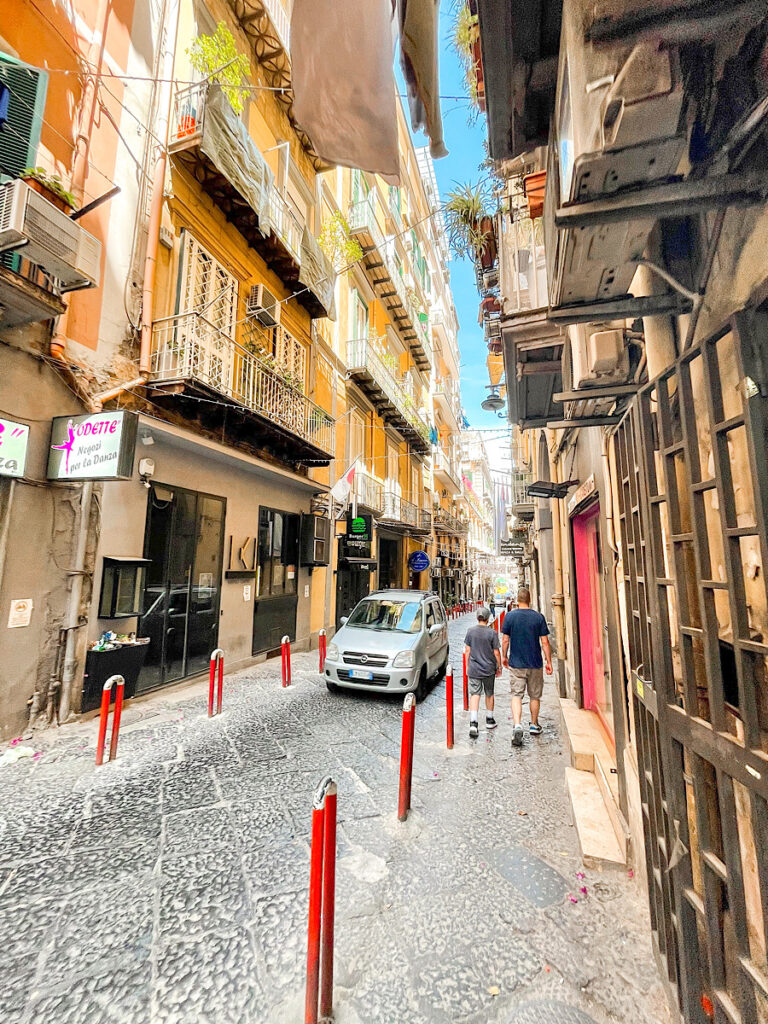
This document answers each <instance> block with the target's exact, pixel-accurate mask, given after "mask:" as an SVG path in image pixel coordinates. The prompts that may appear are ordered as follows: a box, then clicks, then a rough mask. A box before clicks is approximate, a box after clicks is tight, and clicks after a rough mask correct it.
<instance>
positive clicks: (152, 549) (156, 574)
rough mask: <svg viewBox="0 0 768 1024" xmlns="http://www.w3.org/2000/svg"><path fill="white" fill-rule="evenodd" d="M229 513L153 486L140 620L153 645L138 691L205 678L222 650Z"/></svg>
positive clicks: (206, 499) (219, 501)
mask: <svg viewBox="0 0 768 1024" xmlns="http://www.w3.org/2000/svg"><path fill="white" fill-rule="evenodd" d="M225 510H226V501H225V500H224V498H217V497H215V496H213V495H210V494H199V493H198V492H197V491H188V490H186V489H185V488H183V487H166V486H164V485H157V486H156V485H153V486H152V487H151V488H150V491H149V506H148V510H147V528H146V534H145V538H144V557H145V558H148V559H150V564H149V565H148V566H147V576H146V584H145V587H144V604H143V607H144V614H143V615H142V617H141V620H140V622H139V633H140V635H142V636H148V637H149V638H150V644H149V649H148V651H147V658H146V661H145V663H144V668H143V669H142V672H141V675H140V676H139V681H138V685H137V691H138V692H143V691H144V690H149V689H152V688H153V687H155V686H161V685H162V684H163V683H170V682H173V681H174V680H176V679H183V678H184V677H185V676H191V675H194V674H195V673H197V672H202V671H203V670H204V669H205V668H206V666H207V664H208V659H209V658H210V655H211V651H212V650H214V649H215V648H216V646H217V642H218V636H219V605H220V602H221V567H222V555H223V548H224V513H225Z"/></svg>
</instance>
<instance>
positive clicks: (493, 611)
mask: <svg viewBox="0 0 768 1024" xmlns="http://www.w3.org/2000/svg"><path fill="white" fill-rule="evenodd" d="M488 607H489V608H490V612H491V620H493V619H495V618H496V602H495V601H494V599H493V598H492V597H489V598H488Z"/></svg>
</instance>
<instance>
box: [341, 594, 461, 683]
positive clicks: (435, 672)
mask: <svg viewBox="0 0 768 1024" xmlns="http://www.w3.org/2000/svg"><path fill="white" fill-rule="evenodd" d="M341 622H342V626H341V629H340V630H339V631H338V633H336V635H335V636H334V638H333V640H332V641H331V642H330V643H329V644H328V649H327V652H326V658H325V682H326V685H327V687H328V689H329V690H330V691H331V692H333V691H335V690H338V689H339V687H342V686H344V687H348V688H349V689H353V690H370V691H376V690H389V691H392V690H394V691H397V692H399V693H408V692H415V694H416V699H417V700H422V698H423V697H424V696H425V695H426V693H427V690H428V688H429V685H430V683H431V682H434V681H436V680H438V679H441V678H442V677H443V675H444V674H445V666H446V664H447V663H448V618H447V616H446V614H445V608H443V603H442V601H441V600H440V598H439V597H438V596H437V595H436V594H433V593H432V592H431V591H426V590H377V591H374V592H373V593H372V594H369V595H368V596H367V597H364V598H363V600H362V601H361V602H360V603H359V604H358V605H356V607H355V608H354V610H353V612H352V614H351V615H350V616H349V618H347V619H342V620H341Z"/></svg>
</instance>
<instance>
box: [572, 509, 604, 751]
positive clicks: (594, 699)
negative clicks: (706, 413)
mask: <svg viewBox="0 0 768 1024" xmlns="http://www.w3.org/2000/svg"><path fill="white" fill-rule="evenodd" d="M572 522H573V552H574V561H575V563H576V608H577V615H578V622H579V648H580V651H579V659H580V664H581V688H582V698H583V704H584V707H585V708H587V709H588V710H590V711H596V712H597V714H598V715H599V716H600V718H601V720H602V722H603V725H604V726H605V728H606V729H607V730H608V732H609V734H610V736H611V738H613V716H612V713H611V691H610V687H609V685H608V682H607V680H606V675H605V660H604V653H603V624H604V622H605V616H604V615H603V609H602V602H601V599H600V572H601V562H600V505H599V504H594V505H592V506H590V508H588V509H587V510H586V511H585V512H581V513H580V514H579V515H576V516H574V517H573V520H572Z"/></svg>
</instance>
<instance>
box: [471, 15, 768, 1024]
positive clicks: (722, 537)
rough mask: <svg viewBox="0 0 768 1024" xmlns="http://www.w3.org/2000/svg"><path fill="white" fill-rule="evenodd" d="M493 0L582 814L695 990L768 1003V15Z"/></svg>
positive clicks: (546, 547) (525, 333) (508, 364)
mask: <svg viewBox="0 0 768 1024" xmlns="http://www.w3.org/2000/svg"><path fill="white" fill-rule="evenodd" d="M477 10H478V14H479V23H480V32H481V39H482V55H483V65H484V80H485V85H486V97H487V104H488V123H489V140H490V150H491V155H492V157H493V158H494V159H496V160H497V161H500V162H501V163H500V166H502V165H503V166H504V168H505V171H506V174H507V178H508V181H507V188H506V196H505V201H504V202H503V204H502V206H501V209H500V211H499V213H498V215H497V218H496V226H495V232H494V235H495V242H496V245H497V249H498V264H497V268H498V275H499V284H498V291H497V293H496V295H497V297H498V299H499V304H500V307H501V312H500V333H501V339H502V343H501V348H502V353H503V360H504V382H505V384H506V389H507V395H508V403H509V413H510V418H511V420H512V421H513V422H514V423H516V424H518V425H519V427H520V429H521V431H522V432H523V434H524V436H525V437H526V438H527V441H526V444H527V455H528V458H529V463H530V467H531V470H532V476H533V480H532V483H531V484H529V485H528V487H527V488H526V493H527V494H528V497H529V498H532V499H533V503H534V505H535V513H534V518H533V520H532V522H531V526H530V530H529V533H530V537H529V543H530V544H531V545H532V547H534V548H535V549H536V551H537V552H538V565H539V578H540V579H541V580H542V586H543V590H544V592H545V593H546V594H548V595H549V599H550V600H551V603H552V610H553V615H554V619H555V626H556V630H555V632H556V643H557V651H558V665H559V684H560V687H561V696H562V701H561V706H562V710H563V720H564V725H565V727H566V729H567V731H568V733H569V737H570V743H571V750H572V753H573V759H574V761H573V766H572V768H570V769H568V772H567V778H568V785H569V789H570V793H571V797H572V803H573V806H574V816H575V821H576V825H577V829H579V831H580V836H581V838H582V844H583V847H584V852H585V855H587V856H591V855H593V854H594V853H595V849H594V848H590V845H589V841H588V839H587V838H586V836H587V832H586V831H585V829H584V818H583V806H584V803H583V801H584V800H587V801H592V807H593V810H594V809H595V808H598V807H600V805H601V804H602V806H603V808H604V814H598V815H597V817H593V818H592V822H593V824H594V823H595V821H596V820H598V819H599V820H600V821H601V823H602V826H601V827H602V831H601V832H600V834H601V837H602V841H604V842H605V845H604V846H603V848H602V853H601V854H600V856H602V857H603V858H604V859H606V860H608V861H611V862H613V863H619V864H621V863H624V862H625V861H626V860H627V859H628V860H629V862H631V863H632V864H633V865H634V867H635V869H636V871H637V874H638V877H641V878H642V879H643V882H644V884H645V886H646V889H647V894H648V900H649V907H650V914H651V926H652V929H653V939H654V948H655V953H656V957H657V961H658V965H659V970H660V972H661V976H662V977H663V979H664V981H665V982H666V984H667V986H668V991H669V998H670V1004H671V1006H672V1007H673V1008H674V1010H675V1012H679V1014H680V1016H681V1018H682V1019H684V1020H686V1021H696V1022H700V1024H704V1022H705V1021H707V1020H712V1019H714V1020H718V1019H722V1020H723V1021H725V1020H729V1021H758V1022H763V1021H766V1020H768V1009H767V1007H768V1003H767V1002H766V993H767V992H768V985H767V984H766V977H768V975H767V973H766V959H765V957H766V952H765V950H766V946H765V926H766V919H765V911H764V907H765V899H766V881H765V880H766V863H765V860H766V855H765V850H764V844H762V843H761V841H760V836H761V835H762V834H763V832H764V827H765V807H766V805H765V799H766V794H765V792H764V786H763V779H764V777H765V756H766V749H767V748H766V742H765V726H764V714H763V709H764V703H765V700H764V695H765V666H766V664H768V648H767V647H766V635H768V634H767V633H766V628H767V623H768V620H767V619H766V608H768V596H767V594H766V587H765V576H764V567H765V560H766V551H768V545H767V543H766V512H767V511H768V506H767V505H766V487H765V459H764V458H763V457H761V454H760V453H761V452H762V449H763V448H764V446H765V423H766V401H767V399H768V389H767V388H766V374H765V358H764V354H765V341H764V320H765V296H766V290H765V267H764V260H763V259H762V257H761V253H763V252H764V250H765V245H766V230H767V229H768V220H767V219H766V211H765V198H766V194H765V189H764V181H765V146H764V139H763V135H762V127H763V123H764V122H763V113H762V111H763V110H764V107H765V95H766V80H765V71H764V67H765V64H764V58H765V53H766V45H767V43H766V40H768V23H767V22H766V20H765V10H764V7H761V5H737V6H736V7H734V6H732V5H728V6H727V9H726V6H721V7H719V8H709V9H707V10H706V11H705V10H704V9H702V8H701V6H700V5H697V4H695V3H686V2H680V3H677V4H662V3H651V4H644V5H642V7H641V6H640V5H638V4H635V3H629V2H620V3H612V4H609V5H607V6H604V8H601V10H600V11H599V12H597V13H596V9H595V8H594V5H589V4H584V3H581V2H578V0H565V2H563V3H551V4H550V3H540V2H532V3H530V4H527V3H526V4H519V5H516V6H515V8H514V9H510V8H509V5H507V4H501V3H498V2H496V0H478V3H477ZM534 16H535V18H536V19H537V24H538V25H539V29H540V31H539V33H538V34H537V35H536V37H535V38H534V37H533V36H531V34H530V33H529V32H528V26H529V24H530V19H531V18H533V17H534ZM500 25H503V26H504V31H503V32H500V31H499V26H500ZM522 40H525V44H524V45H521V41H522ZM510 78H511V80H512V81H513V82H515V83H517V84H516V85H514V87H513V88H512V90H511V92H510V90H509V89H508V83H509V81H510ZM761 183H763V184H761ZM486 283H487V284H488V285H489V286H490V284H491V282H490V281H488V282H486ZM542 514H544V515H545V516H546V517H548V520H549V521H551V530H545V529H543V527H542V520H541V516H542ZM586 768H590V769H591V771H589V772H588V771H586V770H585V769H586Z"/></svg>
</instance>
